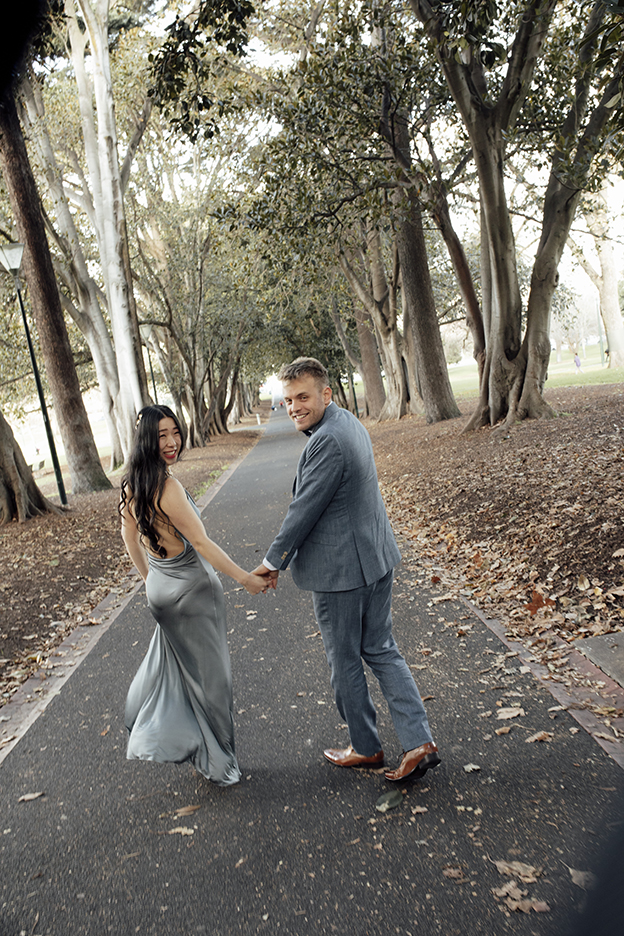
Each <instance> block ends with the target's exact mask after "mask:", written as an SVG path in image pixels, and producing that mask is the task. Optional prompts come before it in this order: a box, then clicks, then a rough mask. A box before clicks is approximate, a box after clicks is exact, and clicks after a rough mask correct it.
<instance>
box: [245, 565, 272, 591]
mask: <svg viewBox="0 0 624 936" xmlns="http://www.w3.org/2000/svg"><path fill="white" fill-rule="evenodd" d="M249 574H250V576H253V578H252V579H251V581H250V583H249V584H248V585H245V588H246V590H247V591H248V592H249V594H250V595H258V594H259V593H260V592H262V593H263V594H266V592H267V591H268V590H269V588H277V576H278V575H279V570H278V569H275V570H273V571H272V570H271V569H267V567H266V566H265V565H259V566H258V568H257V569H254V570H253V571H252V572H250V573H249Z"/></svg>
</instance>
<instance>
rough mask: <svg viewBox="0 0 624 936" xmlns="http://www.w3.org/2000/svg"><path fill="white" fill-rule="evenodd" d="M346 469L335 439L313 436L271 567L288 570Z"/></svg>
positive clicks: (275, 543) (273, 550) (270, 558)
mask: <svg viewBox="0 0 624 936" xmlns="http://www.w3.org/2000/svg"><path fill="white" fill-rule="evenodd" d="M343 467H344V459H343V454H342V450H341V448H340V445H339V443H338V441H337V440H336V438H335V437H334V436H332V435H329V434H323V435H321V436H319V437H316V436H313V437H312V439H311V440H310V442H308V446H307V450H306V460H305V464H304V465H303V467H302V470H301V474H300V476H299V478H298V480H297V489H296V491H295V496H294V497H293V499H292V502H291V504H290V506H289V508H288V512H287V514H286V516H285V518H284V522H283V523H282V526H281V529H280V531H279V533H278V534H277V536H276V537H275V539H274V540H273V543H272V544H271V546H270V547H269V549H268V550H267V554H266V558H267V560H268V563H269V564H270V565H273V566H274V567H275V568H276V569H286V568H288V564H289V562H290V559H291V558H292V556H293V553H295V552H296V550H297V549H299V547H300V546H301V545H302V544H303V543H304V542H305V540H306V539H307V537H308V534H309V533H310V531H311V530H312V528H313V527H314V526H315V525H316V523H317V522H318V519H319V517H320V516H321V514H322V513H323V511H324V510H325V508H326V507H327V506H328V504H329V503H330V501H331V500H332V498H333V496H334V494H335V493H336V491H337V489H338V487H339V485H340V481H341V479H342V474H343Z"/></svg>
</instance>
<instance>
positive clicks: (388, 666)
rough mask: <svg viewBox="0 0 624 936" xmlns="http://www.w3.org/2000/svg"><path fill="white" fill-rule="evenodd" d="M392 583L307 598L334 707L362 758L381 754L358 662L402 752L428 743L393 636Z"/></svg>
mask: <svg viewBox="0 0 624 936" xmlns="http://www.w3.org/2000/svg"><path fill="white" fill-rule="evenodd" d="M393 578H394V572H393V570H391V571H390V572H388V573H387V574H386V575H384V577H383V578H381V579H379V581H377V582H373V583H372V584H371V585H363V586H361V587H360V588H354V589H352V590H350V591H340V592H313V593H312V597H313V602H314V612H315V614H316V620H317V623H318V625H319V629H320V631H321V636H322V638H323V644H324V646H325V653H326V654H327V661H328V663H329V667H330V670H331V684H332V688H333V690H334V695H335V698H336V705H337V706H338V711H339V712H340V715H341V716H342V718H343V719H344V721H345V722H346V723H347V726H348V728H349V735H350V738H351V744H352V745H353V747H354V749H355V750H356V751H357V753H358V754H361V755H362V756H363V757H372V755H373V754H376V753H377V752H378V751H380V750H381V742H380V740H379V735H378V733H377V713H376V711H375V706H374V705H373V700H372V699H371V697H370V693H369V691H368V685H367V682H366V675H365V673H364V667H363V665H362V660H364V662H365V663H367V664H368V666H369V667H370V669H371V670H372V672H373V674H374V675H375V677H376V678H377V680H378V681H379V685H380V687H381V691H382V692H383V695H384V697H385V699H386V701H387V703H388V708H389V709H390V715H391V716H392V721H393V724H394V728H395V731H396V733H397V735H398V738H399V741H400V742H401V745H402V746H403V750H404V751H411V750H412V749H413V748H416V747H420V745H421V744H425V743H426V742H427V741H432V740H433V739H432V736H431V731H430V729H429V723H428V721H427V714H426V712H425V707H424V705H423V703H422V699H421V697H420V693H419V691H418V688H417V686H416V683H415V682H414V679H413V677H412V674H411V672H410V670H409V667H408V666H407V663H406V662H405V660H404V659H403V657H402V656H401V654H400V652H399V648H398V647H397V645H396V642H395V640H394V637H393V636H392V613H391V609H390V607H391V601H392V582H393Z"/></svg>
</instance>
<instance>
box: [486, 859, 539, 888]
mask: <svg viewBox="0 0 624 936" xmlns="http://www.w3.org/2000/svg"><path fill="white" fill-rule="evenodd" d="M494 864H495V865H496V867H497V868H498V871H499V873H500V874H509V875H510V876H511V877H519V878H520V880H521V881H522V883H523V884H532V883H533V882H534V881H537V879H538V877H539V875H540V874H541V873H542V872H541V869H540V868H534V867H533V865H529V864H524V862H522V861H502V860H499V861H495V862H494Z"/></svg>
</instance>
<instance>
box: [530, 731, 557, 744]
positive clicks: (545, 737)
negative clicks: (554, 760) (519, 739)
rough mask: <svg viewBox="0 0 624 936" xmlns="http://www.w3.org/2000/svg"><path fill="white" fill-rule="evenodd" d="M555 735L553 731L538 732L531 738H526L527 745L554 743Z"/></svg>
mask: <svg viewBox="0 0 624 936" xmlns="http://www.w3.org/2000/svg"><path fill="white" fill-rule="evenodd" d="M553 737H554V733H553V732H552V731H537V732H536V733H535V734H534V735H531V737H530V738H525V739H524V741H525V744H532V743H533V741H552V739H553Z"/></svg>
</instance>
